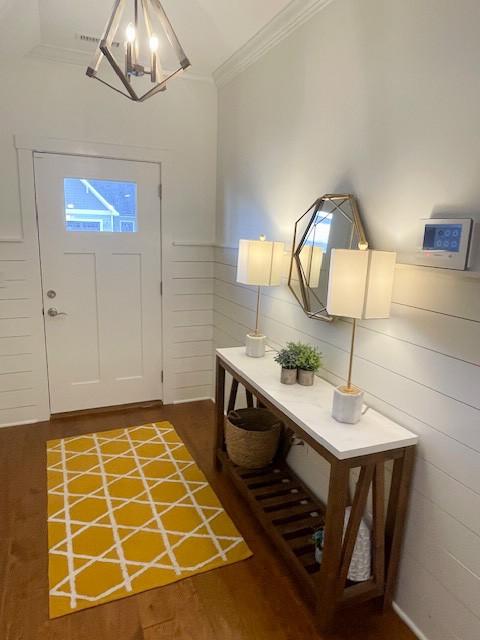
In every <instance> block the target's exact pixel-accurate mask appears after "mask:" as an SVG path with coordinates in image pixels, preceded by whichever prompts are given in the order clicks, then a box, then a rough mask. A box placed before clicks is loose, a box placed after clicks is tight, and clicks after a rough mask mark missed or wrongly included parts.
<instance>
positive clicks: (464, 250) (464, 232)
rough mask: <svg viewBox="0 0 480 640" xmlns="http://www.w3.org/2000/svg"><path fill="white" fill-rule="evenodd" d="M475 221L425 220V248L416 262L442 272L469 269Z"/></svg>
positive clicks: (423, 238) (467, 219)
mask: <svg viewBox="0 0 480 640" xmlns="http://www.w3.org/2000/svg"><path fill="white" fill-rule="evenodd" d="M472 228H473V220H472V219H471V218H430V219H429V220H422V236H421V245H420V247H419V249H418V251H417V255H416V263H417V264H419V265H423V266H425V267H440V268H442V269H458V270H460V271H465V269H467V268H468V259H469V255H470V242H471V237H472Z"/></svg>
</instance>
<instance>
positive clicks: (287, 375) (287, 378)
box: [280, 367, 297, 384]
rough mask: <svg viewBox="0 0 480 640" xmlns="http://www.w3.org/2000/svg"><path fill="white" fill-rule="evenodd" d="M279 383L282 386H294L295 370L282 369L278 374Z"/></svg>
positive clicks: (295, 379) (295, 380)
mask: <svg viewBox="0 0 480 640" xmlns="http://www.w3.org/2000/svg"><path fill="white" fill-rule="evenodd" d="M280 382H281V383H282V384H295V383H296V382H297V370H296V369H284V367H282V372H281V374H280Z"/></svg>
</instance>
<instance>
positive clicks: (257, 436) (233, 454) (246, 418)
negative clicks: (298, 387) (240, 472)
mask: <svg viewBox="0 0 480 640" xmlns="http://www.w3.org/2000/svg"><path fill="white" fill-rule="evenodd" d="M281 431H282V423H281V422H279V420H278V419H277V418H276V417H275V416H274V415H273V414H272V413H270V411H268V410H267V409H238V410H237V411H230V413H229V414H228V417H227V418H225V443H226V445H227V453H228V457H229V458H230V460H231V461H232V462H233V463H234V464H238V465H239V466H240V467H244V468H246V469H260V468H261V467H266V466H267V465H268V464H270V463H271V462H272V460H273V458H274V457H275V454H276V452H277V448H278V442H279V439H280V433H281Z"/></svg>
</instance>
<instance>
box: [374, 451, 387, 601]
mask: <svg viewBox="0 0 480 640" xmlns="http://www.w3.org/2000/svg"><path fill="white" fill-rule="evenodd" d="M372 565H373V578H374V580H375V584H376V585H377V586H378V587H380V588H382V589H383V588H384V583H385V463H384V462H379V463H377V464H376V465H375V474H374V476H373V485H372Z"/></svg>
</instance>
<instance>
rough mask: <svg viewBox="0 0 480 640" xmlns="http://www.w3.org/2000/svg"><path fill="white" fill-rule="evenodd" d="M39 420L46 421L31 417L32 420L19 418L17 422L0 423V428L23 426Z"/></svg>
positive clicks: (36, 422)
mask: <svg viewBox="0 0 480 640" xmlns="http://www.w3.org/2000/svg"><path fill="white" fill-rule="evenodd" d="M39 422H46V421H45V420H38V419H37V418H33V419H32V420H20V421H19V422H6V423H5V424H0V429H9V428H10V427H24V426H26V425H28V424H38V423H39Z"/></svg>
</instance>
